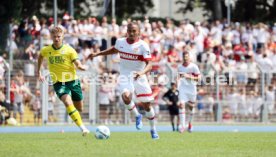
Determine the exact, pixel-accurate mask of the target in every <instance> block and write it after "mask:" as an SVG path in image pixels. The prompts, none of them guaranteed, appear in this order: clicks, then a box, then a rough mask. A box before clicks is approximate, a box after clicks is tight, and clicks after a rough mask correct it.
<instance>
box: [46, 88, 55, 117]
mask: <svg viewBox="0 0 276 157" xmlns="http://www.w3.org/2000/svg"><path fill="white" fill-rule="evenodd" d="M55 102H56V96H55V93H54V91H52V90H51V91H50V92H49V99H48V120H49V122H53V121H54V104H55Z"/></svg>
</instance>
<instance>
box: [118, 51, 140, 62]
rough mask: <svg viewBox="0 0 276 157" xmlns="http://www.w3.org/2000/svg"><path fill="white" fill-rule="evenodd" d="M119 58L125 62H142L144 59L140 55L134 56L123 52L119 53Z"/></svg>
mask: <svg viewBox="0 0 276 157" xmlns="http://www.w3.org/2000/svg"><path fill="white" fill-rule="evenodd" d="M120 58H122V59H126V60H144V57H143V56H142V55H135V54H130V53H125V52H120Z"/></svg>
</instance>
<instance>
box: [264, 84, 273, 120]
mask: <svg viewBox="0 0 276 157" xmlns="http://www.w3.org/2000/svg"><path fill="white" fill-rule="evenodd" d="M265 100H266V105H267V108H268V113H269V115H270V116H271V115H272V114H273V113H275V92H274V87H273V86H272V85H270V86H268V88H267V90H266V92H265Z"/></svg>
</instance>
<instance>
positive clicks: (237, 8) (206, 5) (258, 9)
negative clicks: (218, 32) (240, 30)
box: [176, 0, 276, 22]
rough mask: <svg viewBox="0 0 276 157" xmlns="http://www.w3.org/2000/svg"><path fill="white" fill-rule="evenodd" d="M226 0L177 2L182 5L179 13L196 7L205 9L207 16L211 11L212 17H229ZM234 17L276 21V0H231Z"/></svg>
mask: <svg viewBox="0 0 276 157" xmlns="http://www.w3.org/2000/svg"><path fill="white" fill-rule="evenodd" d="M225 1H226V0H178V1H177V2H176V3H177V4H180V5H181V6H182V7H180V8H179V10H178V12H179V13H184V14H185V13H186V12H187V11H192V10H193V9H194V8H195V7H201V8H203V9H204V11H205V13H204V15H205V16H209V14H208V13H211V17H210V18H211V19H222V18H226V17H227V7H226V4H225ZM231 1H233V2H234V6H232V7H231V10H232V14H231V15H232V19H233V20H235V21H263V22H266V21H275V20H276V0H269V1H268V0H231Z"/></svg>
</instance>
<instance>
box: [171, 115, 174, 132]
mask: <svg viewBox="0 0 276 157" xmlns="http://www.w3.org/2000/svg"><path fill="white" fill-rule="evenodd" d="M170 120H171V125H172V130H173V131H175V125H174V115H173V114H170Z"/></svg>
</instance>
